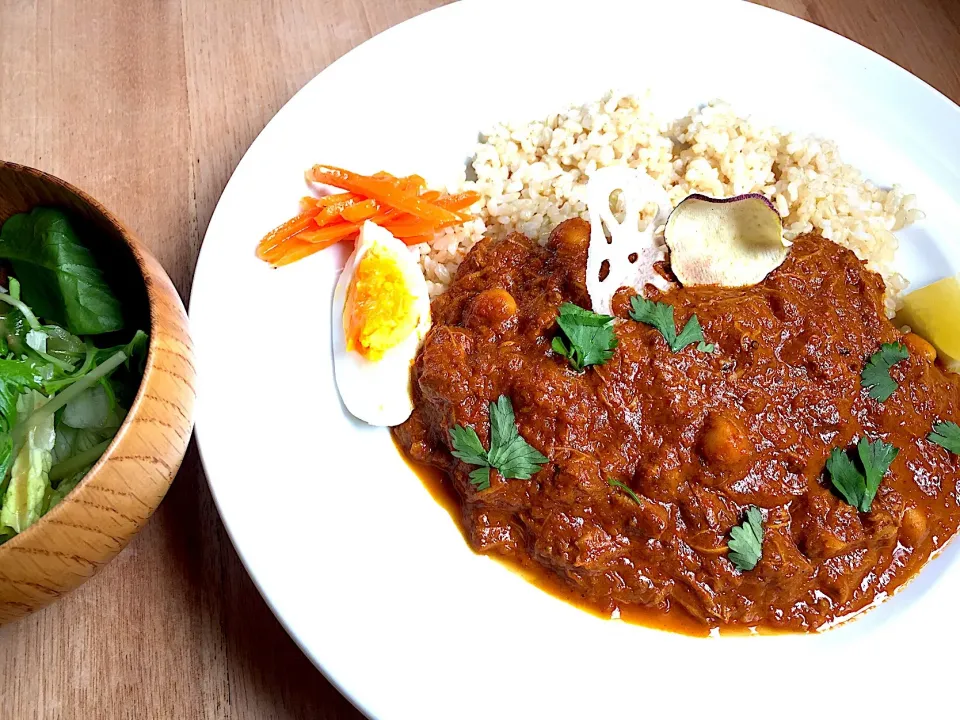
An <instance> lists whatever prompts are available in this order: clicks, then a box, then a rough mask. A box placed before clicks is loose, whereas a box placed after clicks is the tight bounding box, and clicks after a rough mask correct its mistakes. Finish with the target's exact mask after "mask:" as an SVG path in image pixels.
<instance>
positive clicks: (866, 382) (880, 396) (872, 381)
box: [860, 343, 910, 402]
mask: <svg viewBox="0 0 960 720" xmlns="http://www.w3.org/2000/svg"><path fill="white" fill-rule="evenodd" d="M909 357H910V353H909V351H908V350H907V348H906V347H905V346H904V345H901V344H900V343H884V344H883V345H881V346H880V350H878V351H877V352H875V353H874V354H873V355H871V356H870V360H869V361H868V362H867V364H866V366H865V367H864V368H863V372H861V373H860V385H861V386H862V387H865V388H869V389H870V397H872V398H873V399H874V400H879V401H880V402H884V401H886V400H887V399H889V397H890V396H891V395H893V393H894V391H896V389H897V387H899V386H898V385H897V382H896V380H894V379H893V378H892V377H890V368H892V367H893V366H894V365H896V364H897V363H898V362H903V361H904V360H906V359H907V358H909Z"/></svg>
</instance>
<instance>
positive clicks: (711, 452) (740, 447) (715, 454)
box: [700, 415, 756, 467]
mask: <svg viewBox="0 0 960 720" xmlns="http://www.w3.org/2000/svg"><path fill="white" fill-rule="evenodd" d="M700 452H701V454H702V455H703V457H704V458H705V459H706V460H707V461H708V462H710V463H712V464H715V465H721V466H727V467H729V466H732V465H737V464H739V463H740V462H742V461H743V460H746V459H749V458H750V457H752V456H753V454H754V453H755V452H756V448H754V446H753V442H752V441H751V440H750V437H749V436H748V435H747V431H746V430H745V429H744V428H743V426H742V425H741V424H740V421H739V420H737V419H736V418H734V417H730V416H727V415H710V417H709V418H708V419H707V423H706V425H705V426H704V431H703V435H702V436H701V439H700Z"/></svg>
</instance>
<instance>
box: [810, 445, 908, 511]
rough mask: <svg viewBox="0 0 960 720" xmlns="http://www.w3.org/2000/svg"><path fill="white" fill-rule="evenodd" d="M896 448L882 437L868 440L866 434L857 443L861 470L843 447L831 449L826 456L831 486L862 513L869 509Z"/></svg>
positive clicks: (896, 450)
mask: <svg viewBox="0 0 960 720" xmlns="http://www.w3.org/2000/svg"><path fill="white" fill-rule="evenodd" d="M899 452H900V451H899V450H898V449H897V448H895V447H894V446H893V445H890V444H889V443H885V442H884V441H883V440H876V441H874V442H870V441H869V440H868V439H867V438H866V437H862V438H860V441H859V442H858V443H857V455H858V456H859V458H860V465H861V466H862V467H863V472H860V469H859V468H857V466H856V465H855V464H854V462H853V460H851V459H850V456H849V455H848V454H847V452H846V451H845V450H843V449H842V448H834V449H833V451H832V452H831V453H830V457H829V458H828V459H827V472H829V473H830V480H831V481H832V482H833V486H834V487H835V488H836V489H837V491H838V492H839V493H840V494H841V495H842V496H843V499H844V500H846V501H847V502H848V503H849V504H850V505H853V507H855V508H857V509H858V510H860V511H861V512H870V506H871V505H872V504H873V499H874V498H875V497H876V495H877V489H878V488H879V487H880V482H881V481H882V480H883V476H884V475H885V474H886V472H887V470H889V469H890V465H891V464H892V463H893V461H894V460H895V459H896V457H897V455H898V454H899Z"/></svg>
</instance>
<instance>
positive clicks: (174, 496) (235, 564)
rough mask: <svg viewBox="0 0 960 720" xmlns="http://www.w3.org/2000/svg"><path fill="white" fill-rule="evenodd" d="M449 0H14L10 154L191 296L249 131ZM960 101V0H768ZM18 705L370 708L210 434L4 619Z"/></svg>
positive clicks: (93, 710) (225, 711)
mask: <svg viewBox="0 0 960 720" xmlns="http://www.w3.org/2000/svg"><path fill="white" fill-rule="evenodd" d="M441 4H443V0H318V1H317V2H310V1H309V0H263V1H262V2H255V1H254V0H249V1H248V0H151V1H150V2H138V3H133V2H127V1H126V0H86V1H85V2H83V3H78V2H75V1H74V0H0V158H3V159H6V160H12V161H14V162H21V163H25V164H28V165H33V166H37V167H40V168H42V169H44V170H47V171H49V172H52V173H54V174H56V175H59V176H61V177H63V178H64V179H66V180H68V181H70V182H73V183H75V184H76V185H79V186H80V187H81V188H83V189H85V190H87V191H88V192H90V193H91V194H93V195H94V196H96V197H97V198H99V199H100V200H101V201H103V202H104V204H105V205H106V206H107V207H108V208H110V209H111V210H113V211H114V212H115V213H116V214H117V215H119V217H120V218H121V219H122V220H123V221H125V222H126V223H127V224H128V225H129V226H130V227H131V228H132V229H133V230H134V231H135V232H136V233H137V234H138V235H139V236H140V238H141V239H143V240H144V241H145V242H146V243H147V244H148V245H149V246H150V248H151V249H152V250H153V252H154V254H155V255H156V256H157V258H158V259H159V260H160V262H161V263H162V264H163V266H164V267H165V268H166V269H167V272H168V273H169V274H170V276H171V277H172V278H173V280H174V282H175V284H176V285H177V287H178V289H179V290H180V292H181V294H182V295H183V296H184V297H187V295H188V294H189V291H190V282H191V277H192V272H193V267H194V263H195V261H196V256H197V251H198V249H199V247H200V242H201V239H202V237H203V232H204V229H205V228H206V225H207V222H208V221H209V219H210V215H211V213H212V212H213V208H214V205H215V204H216V201H217V199H218V198H219V196H220V192H221V191H222V189H223V186H224V184H225V183H226V181H227V179H228V178H229V176H230V173H231V172H232V171H233V169H234V167H235V166H236V164H237V162H238V161H239V160H240V157H241V156H242V154H243V152H244V150H245V149H246V147H247V146H248V145H249V144H250V142H251V141H252V140H253V138H254V137H255V136H256V134H257V133H258V132H259V131H260V129H261V128H262V127H263V126H264V125H265V124H266V122H267V121H268V120H269V119H270V118H271V117H272V116H273V114H274V113H275V112H276V111H277V110H278V109H279V108H280V107H281V105H283V103H284V102H285V101H286V100H287V99H289V97H290V96H291V95H292V94H293V93H294V92H295V91H296V90H297V89H298V88H300V87H301V86H302V85H303V84H304V83H305V82H307V80H309V79H310V78H311V77H313V76H314V75H315V74H316V73H318V72H319V71H321V70H322V69H323V68H324V67H326V66H327V65H328V64H329V63H330V62H332V61H333V60H335V59H336V58H337V57H339V56H340V55H342V54H343V53H345V52H346V51H347V50H349V49H350V48H352V47H353V46H355V45H357V44H359V43H361V42H363V41H364V40H365V39H367V38H368V37H370V36H371V35H373V34H375V33H377V32H380V31H381V30H383V29H385V28H387V27H389V26H391V25H394V24H396V23H397V22H400V21H401V20H404V19H405V18H407V17H410V16H413V15H416V14H418V13H420V12H423V11H425V10H428V9H430V8H431V7H434V6H437V5H441ZM763 4H766V5H769V6H771V7H774V8H776V9H779V10H782V11H785V12H788V13H791V14H793V15H797V16H799V17H802V18H805V19H807V20H811V21H813V22H815V23H818V24H820V25H823V26H825V27H827V28H830V29H832V30H834V31H836V32H839V33H841V34H843V35H846V36H848V37H850V38H852V39H854V40H856V41H857V42H859V43H862V44H863V45H866V46H867V47H870V48H872V49H873V50H876V51H877V52H879V53H881V54H883V55H885V56H887V57H888V58H891V59H892V60H894V61H895V62H897V63H899V64H901V65H903V66H904V67H905V68H907V69H908V70H910V71H911V72H913V73H915V74H916V75H918V76H920V77H921V78H923V79H924V80H926V81H927V82H929V83H930V84H931V85H933V86H934V87H936V88H937V89H939V90H940V91H941V92H943V93H944V94H946V95H948V96H949V97H951V98H952V99H953V100H954V101H960V2H957V0H910V2H903V0H766V2H764V3H763ZM0 677H2V678H3V680H2V690H0V718H18V719H26V718H98V719H99V718H137V719H138V720H140V719H147V718H163V719H168V718H176V719H178V720H179V719H181V718H185V719H192V718H204V719H208V718H209V719H211V720H212V719H215V718H256V719H257V720H261V719H262V720H269V719H271V718H284V719H286V718H316V719H319V720H333V719H334V718H350V719H354V720H355V719H356V718H359V717H360V715H359V713H357V711H356V710H354V709H353V708H352V707H351V706H350V704H349V703H348V702H347V701H346V700H344V699H343V698H342V697H341V696H340V695H339V694H338V693H337V691H336V690H335V689H334V688H333V687H332V686H331V685H330V684H329V683H328V682H327V681H326V680H325V679H324V678H323V676H322V675H320V673H318V672H317V671H316V670H314V669H313V667H312V666H311V665H310V663H309V662H308V661H307V660H306V659H305V658H304V657H303V656H302V655H301V654H300V652H299V650H298V649H297V648H296V646H295V645H294V644H293V642H292V641H291V640H290V639H289V638H288V637H287V636H286V634H285V633H284V632H283V630H282V628H281V627H280V625H279V623H278V622H277V621H276V620H275V619H274V617H273V616H272V614H271V613H270V611H269V609H268V608H267V607H266V605H265V604H264V603H263V601H262V600H261V599H260V596H259V595H258V594H257V591H256V589H255V588H254V586H253V584H252V583H251V581H250V580H249V578H248V577H247V575H246V573H245V572H244V570H243V568H242V567H241V565H240V562H239V560H238V559H237V556H236V554H235V553H234V551H233V549H232V547H231V546H230V542H229V540H228V538H227V536H226V534H225V532H224V529H223V526H222V525H221V523H220V520H219V518H218V517H217V513H216V510H215V509H214V507H213V502H212V500H211V497H210V493H209V491H208V490H207V486H206V483H205V480H204V478H203V475H202V472H201V470H200V466H199V462H198V459H197V456H196V452H195V451H193V450H191V452H190V453H189V454H188V456H187V459H186V461H185V462H184V465H183V467H182V469H181V471H180V474H179V476H178V478H177V480H176V482H174V485H173V488H172V489H171V491H170V494H169V495H168V496H167V499H166V500H165V501H164V503H163V504H162V505H161V507H160V510H159V511H158V512H157V514H156V515H155V516H154V517H153V519H152V520H151V521H150V522H149V523H148V525H147V527H146V528H145V530H144V531H143V532H142V533H141V534H140V535H139V536H138V537H137V538H136V539H135V540H134V541H133V542H132V543H131V545H130V546H129V547H128V548H127V549H126V550H125V551H124V552H123V553H121V554H120V556H119V557H118V558H117V559H116V560H115V561H114V562H113V563H111V564H110V565H109V566H108V567H107V568H106V569H105V570H104V571H103V572H101V573H100V575H98V576H97V577H96V578H95V579H93V580H92V581H90V582H88V583H87V584H86V585H84V586H83V587H82V588H80V589H79V590H77V591H76V592H74V593H73V594H71V595H69V596H67V597H65V598H63V599H61V600H60V601H58V602H57V603H55V604H54V605H52V606H51V607H49V608H47V609H46V610H43V611H41V612H39V613H36V614H34V615H32V616H30V617H28V618H26V619H24V620H21V621H19V622H16V623H13V624H12V625H9V626H6V627H4V628H3V629H0Z"/></svg>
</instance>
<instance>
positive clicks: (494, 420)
mask: <svg viewBox="0 0 960 720" xmlns="http://www.w3.org/2000/svg"><path fill="white" fill-rule="evenodd" d="M450 442H451V443H452V444H453V450H452V451H451V454H452V455H453V456H454V457H457V458H460V459H461V460H463V462H465V463H467V465H479V466H480V467H478V468H477V469H476V470H473V471H472V472H471V473H470V483H471V484H472V485H473V486H474V487H475V488H477V490H486V489H487V488H489V487H490V468H494V469H496V470H497V471H498V472H499V473H500V475H502V476H503V478H504V479H505V480H529V479H530V477H531V476H532V475H533V474H534V473H535V472H537V471H539V470H540V468H541V467H543V465H544V464H545V463H547V462H548V460H547V458H546V457H545V456H544V455H542V454H541V453H540V452H539V451H538V450H537V449H536V448H534V447H533V446H532V445H530V444H529V443H528V442H527V441H526V440H524V439H523V438H522V437H520V431H519V430H517V424H516V419H515V417H514V414H513V405H512V404H511V403H510V398H508V397H507V396H506V395H501V396H500V397H499V398H497V401H496V402H492V403H490V450H489V451H487V450H484V449H483V443H481V442H480V437H479V436H478V435H477V432H476V430H474V429H473V428H471V427H464V426H463V425H454V426H453V427H452V428H450Z"/></svg>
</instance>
